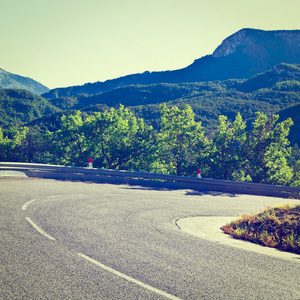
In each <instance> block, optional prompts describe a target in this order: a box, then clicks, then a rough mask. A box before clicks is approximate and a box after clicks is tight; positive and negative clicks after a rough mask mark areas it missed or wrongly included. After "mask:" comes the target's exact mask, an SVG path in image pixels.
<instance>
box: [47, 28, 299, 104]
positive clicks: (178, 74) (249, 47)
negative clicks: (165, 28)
mask: <svg viewBox="0 0 300 300" xmlns="http://www.w3.org/2000/svg"><path fill="white" fill-rule="evenodd" d="M280 63H287V64H300V30H277V31H264V30H258V29H248V28H246V29H242V30H240V31H238V32H236V33H235V34H233V35H231V36H229V37H228V38H226V39H225V40H224V41H223V42H222V43H221V44H220V46H219V47H217V48H216V50H215V51H214V52H213V54H211V55H207V56H204V57H202V58H199V59H197V60H195V61H194V62H193V63H192V64H191V65H189V66H187V67H186V68H183V69H179V70H174V71H163V72H147V71H146V72H144V73H141V74H131V75H127V76H123V77H120V78H116V79H111V80H107V81H104V82H95V83H87V84H85V85H82V86H73V87H66V88H57V89H53V90H51V91H49V92H48V93H45V94H43V97H45V98H49V99H54V98H59V97H70V96H74V95H78V94H87V95H93V94H99V93H103V92H106V91H109V90H112V89H114V88H117V87H121V86H125V85H133V84H142V85H148V84H153V83H183V82H200V81H215V80H226V79H231V78H237V79H249V78H251V77H252V76H254V75H256V74H258V73H262V72H265V71H267V70H270V69H272V68H273V67H274V66H275V65H276V64H280Z"/></svg>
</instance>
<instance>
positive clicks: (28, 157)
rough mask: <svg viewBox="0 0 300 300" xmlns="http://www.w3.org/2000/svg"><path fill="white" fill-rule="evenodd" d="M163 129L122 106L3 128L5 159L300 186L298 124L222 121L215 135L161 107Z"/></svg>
mask: <svg viewBox="0 0 300 300" xmlns="http://www.w3.org/2000/svg"><path fill="white" fill-rule="evenodd" d="M159 113H160V124H159V129H157V130H155V129H154V128H153V127H152V126H148V125H146V124H145V122H144V119H142V118H136V117H135V116H134V114H133V113H132V112H130V111H129V109H127V108H125V107H124V106H122V105H120V107H119V108H118V109H114V108H111V109H110V110H105V111H104V112H102V113H100V112H94V113H91V114H88V113H86V112H80V111H74V112H70V113H69V114H65V115H62V116H61V117H60V118H58V119H55V122H48V121H49V120H47V119H44V122H43V124H39V125H38V124H36V125H33V126H28V127H27V126H24V127H22V126H11V127H10V128H9V129H4V128H3V129H2V128H1V127H0V161H10V162H14V161H17V162H35V163H50V164H62V165H69V166H86V165H87V162H88V159H89V158H90V157H92V158H93V160H94V167H96V168H102V169H117V170H132V171H140V172H150V173H159V174H171V175H179V176H190V177H195V176H196V170H197V169H198V168H199V169H201V173H202V176H203V177H206V178H211V179H221V180H233V181H248V182H256V183H266V184H277V185H287V186H300V150H299V147H298V146H297V147H296V145H295V146H294V148H291V147H290V142H289V140H288V138H287V137H288V135H289V131H290V127H291V126H292V125H293V121H292V120H291V118H287V119H286V120H283V121H282V122H279V121H278V118H279V116H278V115H273V116H268V115H266V114H264V113H261V112H257V113H256V118H255V120H253V121H252V123H251V124H248V125H247V124H246V121H244V120H243V118H242V116H241V114H239V113H238V114H237V115H236V117H235V120H234V121H233V122H231V121H230V120H229V119H228V118H227V117H226V116H223V115H220V116H219V120H218V126H217V129H216V130H215V131H214V133H213V135H212V136H208V135H207V133H206V131H205V128H204V127H203V125H202V122H200V121H196V120H195V117H194V112H193V110H192V108H191V106H189V105H186V106H185V107H184V108H183V109H180V108H178V107H176V106H174V107H171V108H170V107H168V106H167V105H165V104H162V105H160V108H159Z"/></svg>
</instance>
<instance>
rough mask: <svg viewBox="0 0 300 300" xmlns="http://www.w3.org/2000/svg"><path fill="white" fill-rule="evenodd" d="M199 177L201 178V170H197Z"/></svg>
mask: <svg viewBox="0 0 300 300" xmlns="http://www.w3.org/2000/svg"><path fill="white" fill-rule="evenodd" d="M197 177H198V178H201V171H200V170H199V169H198V170H197Z"/></svg>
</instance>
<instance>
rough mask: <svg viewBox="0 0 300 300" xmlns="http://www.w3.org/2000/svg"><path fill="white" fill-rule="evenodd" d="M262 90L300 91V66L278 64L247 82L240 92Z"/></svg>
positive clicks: (242, 85)
mask: <svg viewBox="0 0 300 300" xmlns="http://www.w3.org/2000/svg"><path fill="white" fill-rule="evenodd" d="M262 88H273V89H276V90H281V91H283V90H286V91H292V90H293V91H300V64H285V63H282V64H278V65H276V66H275V67H274V68H273V69H272V70H268V71H266V72H264V73H261V74H258V75H255V76H253V77H252V78H250V79H249V80H246V81H245V82H243V83H242V84H241V85H240V87H239V90H241V91H243V92H246V93H247V92H250V93H251V92H254V91H257V90H259V89H262Z"/></svg>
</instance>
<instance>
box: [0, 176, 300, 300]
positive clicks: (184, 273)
mask: <svg viewBox="0 0 300 300" xmlns="http://www.w3.org/2000/svg"><path fill="white" fill-rule="evenodd" d="M286 202H289V203H291V204H293V203H294V204H296V203H299V201H298V200H286V199H278V198H271V197H258V196H250V195H229V194H221V193H207V192H205V193H201V192H199V191H193V190H165V189H161V188H158V189H156V188H150V187H143V186H129V185H113V184H99V183H92V182H87V183H85V182H70V181H57V180H46V179H32V178H1V179H0V208H1V210H0V229H1V230H0V235H1V239H0V241H1V264H0V266H1V267H0V299H131V300H132V299H189V300H190V299H272V300H274V299H300V291H299V286H300V285H299V283H300V282H299V279H300V259H299V258H300V256H295V257H294V258H291V259H285V258H283V257H280V256H279V257H273V256H271V255H266V254H262V253H258V252H255V251H248V250H247V249H241V248H237V247H234V246H231V245H230V244H222V243H219V242H218V241H217V240H213V239H210V238H209V236H207V237H206V238H205V235H204V236H203V237H200V236H194V235H190V234H188V233H186V232H185V231H183V230H180V229H179V227H180V226H179V227H178V224H180V220H184V219H186V218H190V217H197V218H199V217H203V218H211V217H234V216H236V217H238V216H240V215H242V214H244V213H255V212H258V211H261V210H262V209H265V208H267V207H270V206H275V205H278V204H283V203H286Z"/></svg>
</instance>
